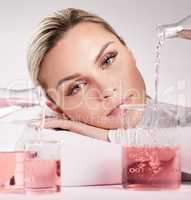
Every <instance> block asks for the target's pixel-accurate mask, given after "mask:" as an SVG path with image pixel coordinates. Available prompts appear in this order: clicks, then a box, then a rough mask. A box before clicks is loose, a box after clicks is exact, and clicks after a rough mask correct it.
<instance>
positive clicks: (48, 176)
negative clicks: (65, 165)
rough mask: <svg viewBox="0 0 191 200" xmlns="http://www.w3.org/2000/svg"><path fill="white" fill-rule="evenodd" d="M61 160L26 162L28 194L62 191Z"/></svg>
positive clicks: (29, 160)
mask: <svg viewBox="0 0 191 200" xmlns="http://www.w3.org/2000/svg"><path fill="white" fill-rule="evenodd" d="M60 174H61V172H60V160H42V159H38V158H33V159H28V160H26V162H25V190H26V192H31V193H33V192H34V193H35V192H40V193H45V192H59V191H60V189H61V178H60Z"/></svg>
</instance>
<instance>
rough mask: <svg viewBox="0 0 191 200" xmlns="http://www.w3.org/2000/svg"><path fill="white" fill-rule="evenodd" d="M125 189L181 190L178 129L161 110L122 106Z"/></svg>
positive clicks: (123, 177)
mask: <svg viewBox="0 0 191 200" xmlns="http://www.w3.org/2000/svg"><path fill="white" fill-rule="evenodd" d="M120 108H121V109H122V120H123V128H122V129H120V130H121V132H122V134H123V137H121V138H122V141H121V145H122V184H123V187H124V188H134V189H147V188H148V189H149V188H152V189H153V188H154V189H157V188H158V189H161V188H163V189H166V188H178V187H179V186H180V183H181V168H180V146H179V141H178V127H177V124H176V122H175V121H173V120H171V119H170V118H169V116H168V117H167V115H161V114H159V111H158V110H157V107H155V106H153V107H149V108H148V107H147V106H146V105H130V104H129V105H122V106H121V107H120Z"/></svg>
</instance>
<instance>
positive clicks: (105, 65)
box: [101, 52, 117, 69]
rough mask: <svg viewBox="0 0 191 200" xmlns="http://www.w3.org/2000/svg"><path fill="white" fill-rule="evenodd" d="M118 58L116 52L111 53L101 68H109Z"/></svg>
mask: <svg viewBox="0 0 191 200" xmlns="http://www.w3.org/2000/svg"><path fill="white" fill-rule="evenodd" d="M116 56H117V53H116V52H113V53H109V54H107V55H106V56H105V58H104V59H103V62H102V63H101V68H103V69H105V68H106V67H108V66H109V65H111V64H112V63H113V61H114V59H115V57H116Z"/></svg>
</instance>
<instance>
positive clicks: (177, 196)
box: [0, 183, 191, 200]
mask: <svg viewBox="0 0 191 200" xmlns="http://www.w3.org/2000/svg"><path fill="white" fill-rule="evenodd" d="M10 199H11V200H26V199H27V200H32V199H35V200H58V199H59V200H61V199H62V200H82V199H83V200H86V199H87V200H106V199H108V200H114V199H115V200H140V199H146V200H153V199H154V200H171V199H172V200H190V199H191V183H190V185H188V184H187V185H185V184H183V185H182V186H181V188H179V189H177V190H158V191H148V190H147V191H138V190H136V191H135V190H127V189H123V188H122V186H121V185H110V186H89V187H64V188H63V192H62V193H55V194H44V195H43V194H41V195H37V194H36V195H21V194H0V200H10Z"/></svg>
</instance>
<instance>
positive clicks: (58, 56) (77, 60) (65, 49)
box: [41, 22, 119, 81]
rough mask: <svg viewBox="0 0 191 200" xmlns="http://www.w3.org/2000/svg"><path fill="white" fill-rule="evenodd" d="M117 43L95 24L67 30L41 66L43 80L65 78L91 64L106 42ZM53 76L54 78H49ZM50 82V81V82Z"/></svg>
mask: <svg viewBox="0 0 191 200" xmlns="http://www.w3.org/2000/svg"><path fill="white" fill-rule="evenodd" d="M111 40H112V41H116V42H119V41H118V39H117V37H116V36H115V35H114V34H113V33H111V32H109V31H107V30H106V29H105V28H104V27H103V26H102V25H100V24H96V23H88V22H85V23H80V24H78V25H76V26H74V27H73V28H72V29H71V30H69V31H68V32H67V33H66V34H65V35H64V37H63V38H61V39H60V40H59V41H58V43H57V44H56V45H55V47H53V48H52V49H51V50H50V51H49V52H48V54H47V55H46V57H45V59H44V61H43V63H42V66H41V74H42V78H43V74H44V78H46V79H47V78H48V77H49V78H50V79H51V80H52V79H54V77H58V78H59V77H60V76H62V73H63V74H64V75H65V76H67V75H70V74H72V73H76V72H79V73H80V71H82V72H83V71H84V70H88V66H89V65H91V64H93V62H94V59H95V57H96V55H97V54H98V53H99V51H100V49H101V48H102V46H103V45H104V44H105V43H107V42H108V41H111ZM52 73H53V74H54V77H50V76H52V75H53V74H52ZM51 80H50V81H51Z"/></svg>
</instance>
